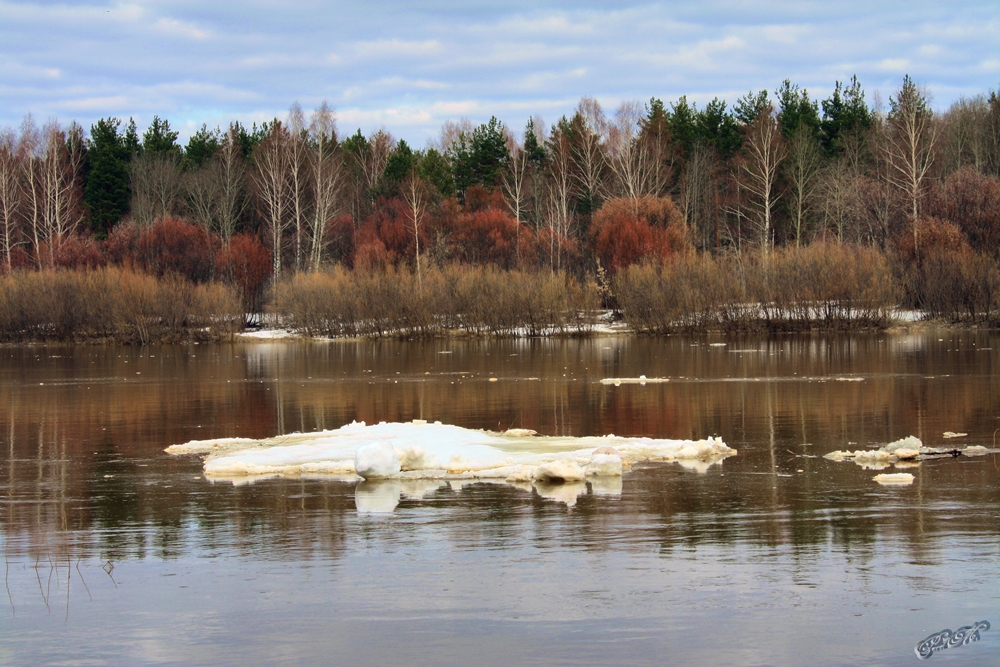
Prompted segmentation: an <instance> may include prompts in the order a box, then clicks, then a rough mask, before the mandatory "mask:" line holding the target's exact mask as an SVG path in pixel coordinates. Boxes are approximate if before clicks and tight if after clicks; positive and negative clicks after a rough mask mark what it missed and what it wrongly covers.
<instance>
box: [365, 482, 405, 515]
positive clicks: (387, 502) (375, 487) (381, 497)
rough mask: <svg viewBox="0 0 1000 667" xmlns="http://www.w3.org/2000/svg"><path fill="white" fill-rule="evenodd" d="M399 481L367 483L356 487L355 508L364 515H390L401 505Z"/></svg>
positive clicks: (401, 489)
mask: <svg viewBox="0 0 1000 667" xmlns="http://www.w3.org/2000/svg"><path fill="white" fill-rule="evenodd" d="M402 491H403V485H402V483H401V482H400V481H399V480H395V479H393V480H386V479H383V480H377V481H370V482H369V481H365V482H361V483H360V484H358V485H357V486H356V487H354V506H355V507H356V508H357V510H358V512H361V513H362V514H389V513H391V512H392V511H393V510H395V509H396V506H397V505H399V496H400V494H401V493H402Z"/></svg>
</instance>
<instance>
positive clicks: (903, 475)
mask: <svg viewBox="0 0 1000 667" xmlns="http://www.w3.org/2000/svg"><path fill="white" fill-rule="evenodd" d="M872 479H873V480H875V481H876V482H878V483H879V484H885V485H889V484H913V475H911V474H910V473H908V472H898V473H894V474H886V473H883V474H881V475H875V476H874V477H872Z"/></svg>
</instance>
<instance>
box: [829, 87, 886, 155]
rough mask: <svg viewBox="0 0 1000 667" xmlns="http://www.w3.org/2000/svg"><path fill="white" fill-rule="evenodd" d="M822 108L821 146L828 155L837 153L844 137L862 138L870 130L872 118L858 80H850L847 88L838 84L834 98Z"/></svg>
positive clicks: (830, 98) (834, 91) (832, 96)
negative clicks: (859, 136)
mask: <svg viewBox="0 0 1000 667" xmlns="http://www.w3.org/2000/svg"><path fill="white" fill-rule="evenodd" d="M822 104H823V121H822V123H821V127H822V129H823V146H824V148H825V149H826V151H827V153H829V154H833V153H836V152H837V151H839V150H840V148H841V144H842V143H843V141H844V139H845V138H846V137H847V136H849V135H852V134H853V135H861V134H863V133H864V132H865V131H866V130H867V129H868V128H870V127H871V124H872V120H873V115H872V112H871V110H870V109H869V108H868V105H867V104H866V103H865V91H864V90H862V88H861V83H860V82H859V81H858V77H857V76H853V77H851V85H850V86H849V87H847V88H845V87H844V86H843V84H841V82H840V81H838V82H837V85H836V87H835V88H834V90H833V95H831V96H830V97H829V98H828V99H825V100H823V103H822Z"/></svg>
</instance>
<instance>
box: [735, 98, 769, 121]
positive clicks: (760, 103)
mask: <svg viewBox="0 0 1000 667" xmlns="http://www.w3.org/2000/svg"><path fill="white" fill-rule="evenodd" d="M770 107H771V100H770V99H768V97H767V91H766V90H760V91H757V92H756V93H754V92H753V91H750V92H749V93H747V94H746V95H744V96H743V97H741V98H739V99H738V100H736V106H735V107H734V108H733V115H734V116H735V117H736V120H737V121H738V122H739V123H740V125H743V126H744V127H746V126H747V125H751V124H752V123H753V122H754V121H755V120H757V118H758V117H759V116H760V115H761V114H762V113H764V112H765V111H766V110H767V109H769V108H770Z"/></svg>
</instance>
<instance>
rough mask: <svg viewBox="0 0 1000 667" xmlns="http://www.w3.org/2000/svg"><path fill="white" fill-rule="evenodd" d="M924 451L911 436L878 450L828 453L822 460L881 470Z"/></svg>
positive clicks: (921, 445) (922, 446)
mask: <svg viewBox="0 0 1000 667" xmlns="http://www.w3.org/2000/svg"><path fill="white" fill-rule="evenodd" d="M925 451H926V450H925V449H924V445H923V443H922V442H921V441H920V439H919V438H916V437H914V436H912V435H911V436H907V437H905V438H903V439H901V440H896V441H895V442H890V443H889V444H887V445H883V446H882V447H879V448H878V449H869V450H862V449H858V450H855V451H853V452H852V451H849V450H845V451H839V450H838V451H835V452H830V453H829V454H827V455H826V456H824V457H823V458H827V459H830V460H831V461H837V462H840V461H849V460H850V461H854V462H855V463H857V464H858V465H859V466H861V467H862V468H866V469H871V470H881V469H882V468H885V467H888V466H889V465H890V464H894V463H899V462H900V461H912V460H914V459H916V458H917V457H918V456H920V455H921V454H922V453H924V452H925Z"/></svg>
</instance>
